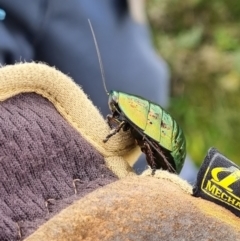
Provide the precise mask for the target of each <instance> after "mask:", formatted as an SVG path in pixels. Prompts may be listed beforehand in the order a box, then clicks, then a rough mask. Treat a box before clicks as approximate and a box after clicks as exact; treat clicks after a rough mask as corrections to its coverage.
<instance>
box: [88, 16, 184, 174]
mask: <svg viewBox="0 0 240 241" xmlns="http://www.w3.org/2000/svg"><path fill="white" fill-rule="evenodd" d="M88 21H89V20H88ZM89 25H90V28H91V31H92V35H93V39H94V43H95V46H96V50H97V55H98V60H99V64H100V70H101V74H102V79H103V85H104V88H105V91H106V93H107V94H108V95H109V100H108V105H109V108H110V110H111V112H112V114H111V115H107V122H108V124H109V126H110V127H111V129H112V130H111V132H110V134H109V135H108V136H107V137H106V138H105V139H104V140H103V141H104V142H107V141H108V140H109V138H111V137H112V136H113V135H115V134H116V133H118V132H119V131H120V130H121V129H122V130H123V131H127V130H130V131H131V133H132V135H133V137H134V138H135V140H136V142H137V144H138V145H139V146H140V148H141V150H142V152H143V153H145V155H146V159H147V163H148V164H149V166H150V167H151V168H152V170H153V172H152V174H154V172H155V170H156V169H164V170H168V171H169V172H174V173H180V171H181V169H182V166H183V164H184V160H185V157H186V141H185V137H184V134H183V131H182V129H181V128H180V126H179V125H178V124H177V122H176V121H175V120H174V119H173V118H172V117H171V115H169V114H168V113H167V112H166V111H165V110H164V109H163V108H162V107H161V106H160V105H158V104H156V103H153V102H151V101H148V100H146V99H144V98H142V97H140V96H136V95H131V94H127V93H124V92H120V91H110V93H109V92H108V91H107V88H106V83H105V76H104V70H103V65H102V60H101V56H100V52H99V48H98V44H97V41H96V37H95V34H94V31H93V28H92V25H91V22H90V21H89Z"/></svg>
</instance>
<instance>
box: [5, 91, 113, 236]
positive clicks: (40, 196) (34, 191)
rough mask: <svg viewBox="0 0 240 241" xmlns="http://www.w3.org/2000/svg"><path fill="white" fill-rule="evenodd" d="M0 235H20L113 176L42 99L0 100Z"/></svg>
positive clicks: (22, 96)
mask: <svg viewBox="0 0 240 241" xmlns="http://www.w3.org/2000/svg"><path fill="white" fill-rule="evenodd" d="M0 113H1V114H0V165H1V168H0V240H1V241H5V240H11V241H15V240H23V239H24V238H26V237H27V236H28V235H29V234H31V233H32V232H34V231H35V230H36V229H37V228H38V227H39V225H41V224H42V223H44V222H46V220H48V219H49V218H51V217H52V216H54V215H55V214H56V213H58V212H59V211H60V210H62V209H63V208H65V207H66V206H68V205H69V204H70V203H72V202H73V201H74V200H76V199H79V198H81V197H83V196H84V195H86V194H87V193H89V192H92V191H93V190H95V189H97V188H98V187H102V186H104V185H106V184H108V183H111V182H113V181H115V180H117V177H116V176H115V175H114V174H113V173H112V172H111V171H110V170H109V169H108V168H107V167H106V165H105V163H104V159H103V157H102V156H101V155H100V154H99V153H98V152H97V151H96V149H95V148H93V147H92V146H91V145H90V144H89V143H88V142H87V141H86V140H85V139H84V138H83V137H82V136H81V135H80V134H79V133H78V132H77V131H76V130H75V129H74V128H72V127H71V126H70V125H69V124H68V123H67V121H66V120H64V119H63V118H62V116H61V115H60V114H59V113H58V112H57V111H56V109H55V108H54V106H53V105H52V104H51V103H50V102H49V101H48V100H46V99H45V98H43V97H41V96H40V95H37V94H34V93H28V94H19V95H17V96H15V97H12V98H10V99H8V100H6V101H4V102H1V103H0Z"/></svg>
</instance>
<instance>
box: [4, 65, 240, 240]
mask: <svg viewBox="0 0 240 241" xmlns="http://www.w3.org/2000/svg"><path fill="white" fill-rule="evenodd" d="M0 100H1V103H0V111H1V115H0V131H1V135H0V157H1V158H0V165H1V172H0V214H1V216H0V217H1V220H0V240H11V241H15V240H28V241H37V240H39V241H40V240H41V241H42V240H46V241H47V240H49V241H50V240H51V241H52V240H60V241H64V240H72V241H73V240H237V237H239V232H240V228H239V219H238V218H237V217H235V216H234V215H233V214H232V213H230V212H229V211H227V210H225V209H224V208H222V207H220V206H217V205H215V204H213V203H210V202H207V201H204V200H201V199H197V198H194V197H192V196H191V186H190V185H188V184H187V183H186V182H184V181H183V180H181V179H180V178H179V177H178V176H176V175H174V174H170V173H168V172H166V171H156V174H155V176H154V177H152V176H151V170H146V171H145V172H144V173H143V174H142V175H141V176H137V175H136V174H135V173H134V172H133V170H132V168H131V166H130V165H129V163H130V164H133V163H134V161H135V160H136V159H137V157H138V155H139V153H140V152H139V148H137V147H136V146H135V141H134V140H133V139H132V138H131V135H129V133H127V132H120V133H119V134H117V135H115V136H114V137H112V138H111V140H109V142H107V143H106V144H105V143H103V142H102V140H103V139H104V138H105V137H106V135H107V134H108V133H109V131H110V130H109V127H108V125H107V124H106V123H105V121H104V118H103V117H102V116H101V114H100V113H99V111H98V110H97V109H96V108H95V107H94V106H93V104H92V103H91V101H90V100H89V99H88V98H87V97H86V95H85V94H84V93H83V91H82V90H81V89H80V88H79V86H77V85H76V84H75V83H74V82H73V81H72V80H71V79H70V78H69V77H67V76H65V75H64V74H62V73H61V72H59V71H57V70H55V69H53V68H50V67H48V66H46V65H44V64H35V63H30V64H29V63H25V64H17V65H14V66H5V67H2V68H1V69H0ZM106 101H107V100H106Z"/></svg>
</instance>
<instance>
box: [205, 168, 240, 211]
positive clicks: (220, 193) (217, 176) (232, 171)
mask: <svg viewBox="0 0 240 241" xmlns="http://www.w3.org/2000/svg"><path fill="white" fill-rule="evenodd" d="M239 180H240V170H239V169H238V168H236V167H235V166H230V167H213V168H211V167H209V168H208V169H207V170H206V173H205V175H204V178H203V181H202V185H201V189H202V191H203V192H204V193H205V194H207V195H208V196H211V197H213V198H215V199H218V200H219V201H221V202H224V203H226V204H228V205H230V206H232V207H234V208H235V209H238V210H240V196H239V192H240V190H239V184H240V181H239Z"/></svg>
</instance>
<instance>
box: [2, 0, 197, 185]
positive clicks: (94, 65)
mask: <svg viewBox="0 0 240 241" xmlns="http://www.w3.org/2000/svg"><path fill="white" fill-rule="evenodd" d="M0 8H2V9H4V10H5V12H6V18H5V20H4V21H1V22H0V64H3V65H4V64H14V63H16V62H19V61H32V60H34V61H41V62H45V63H48V64H49V65H50V66H55V67H56V68H57V69H59V70H61V71H62V72H63V73H65V74H67V75H69V76H70V77H72V78H73V80H74V81H75V82H77V83H78V84H79V85H80V86H81V87H82V88H83V90H84V92H85V93H86V94H87V95H88V96H89V98H90V99H91V100H92V101H93V103H94V104H95V106H97V107H98V108H99V110H100V111H101V113H102V114H103V115H104V116H106V115H107V114H109V108H108V104H107V103H108V97H107V95H106V93H105V91H104V87H103V83H102V79H101V73H100V67H99V62H98V58H97V54H96V49H95V46H94V41H93V37H92V34H91V31H90V27H89V24H88V19H90V20H91V23H92V25H93V28H94V31H95V35H96V38H97V42H98V45H99V49H100V52H101V57H102V61H103V66H104V71H105V75H106V85H107V88H108V90H111V89H113V90H119V91H123V92H127V93H131V94H136V95H140V96H142V97H145V98H146V99H148V100H151V101H154V102H156V103H158V104H160V105H161V106H162V107H165V108H166V107H167V104H168V97H169V71H168V67H167V65H166V63H165V61H164V60H163V59H161V57H159V56H158V55H157V54H156V53H155V50H154V48H153V46H152V42H151V36H150V33H149V31H148V26H147V25H146V24H140V23H137V22H136V21H134V20H133V18H132V17H131V15H130V11H129V9H128V3H127V1H126V0H70V1H66V0H21V1H18V0H9V1H6V0H0ZM189 163H190V164H191V161H190V162H189ZM145 167H146V161H145V156H142V158H141V160H140V161H139V162H138V163H136V165H135V169H136V170H137V171H138V172H142V171H143V170H144V169H145ZM184 170H185V172H184V176H183V177H184V178H186V179H188V180H193V178H195V174H196V170H195V169H194V168H193V167H192V166H191V165H190V166H189V165H187V166H184Z"/></svg>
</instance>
